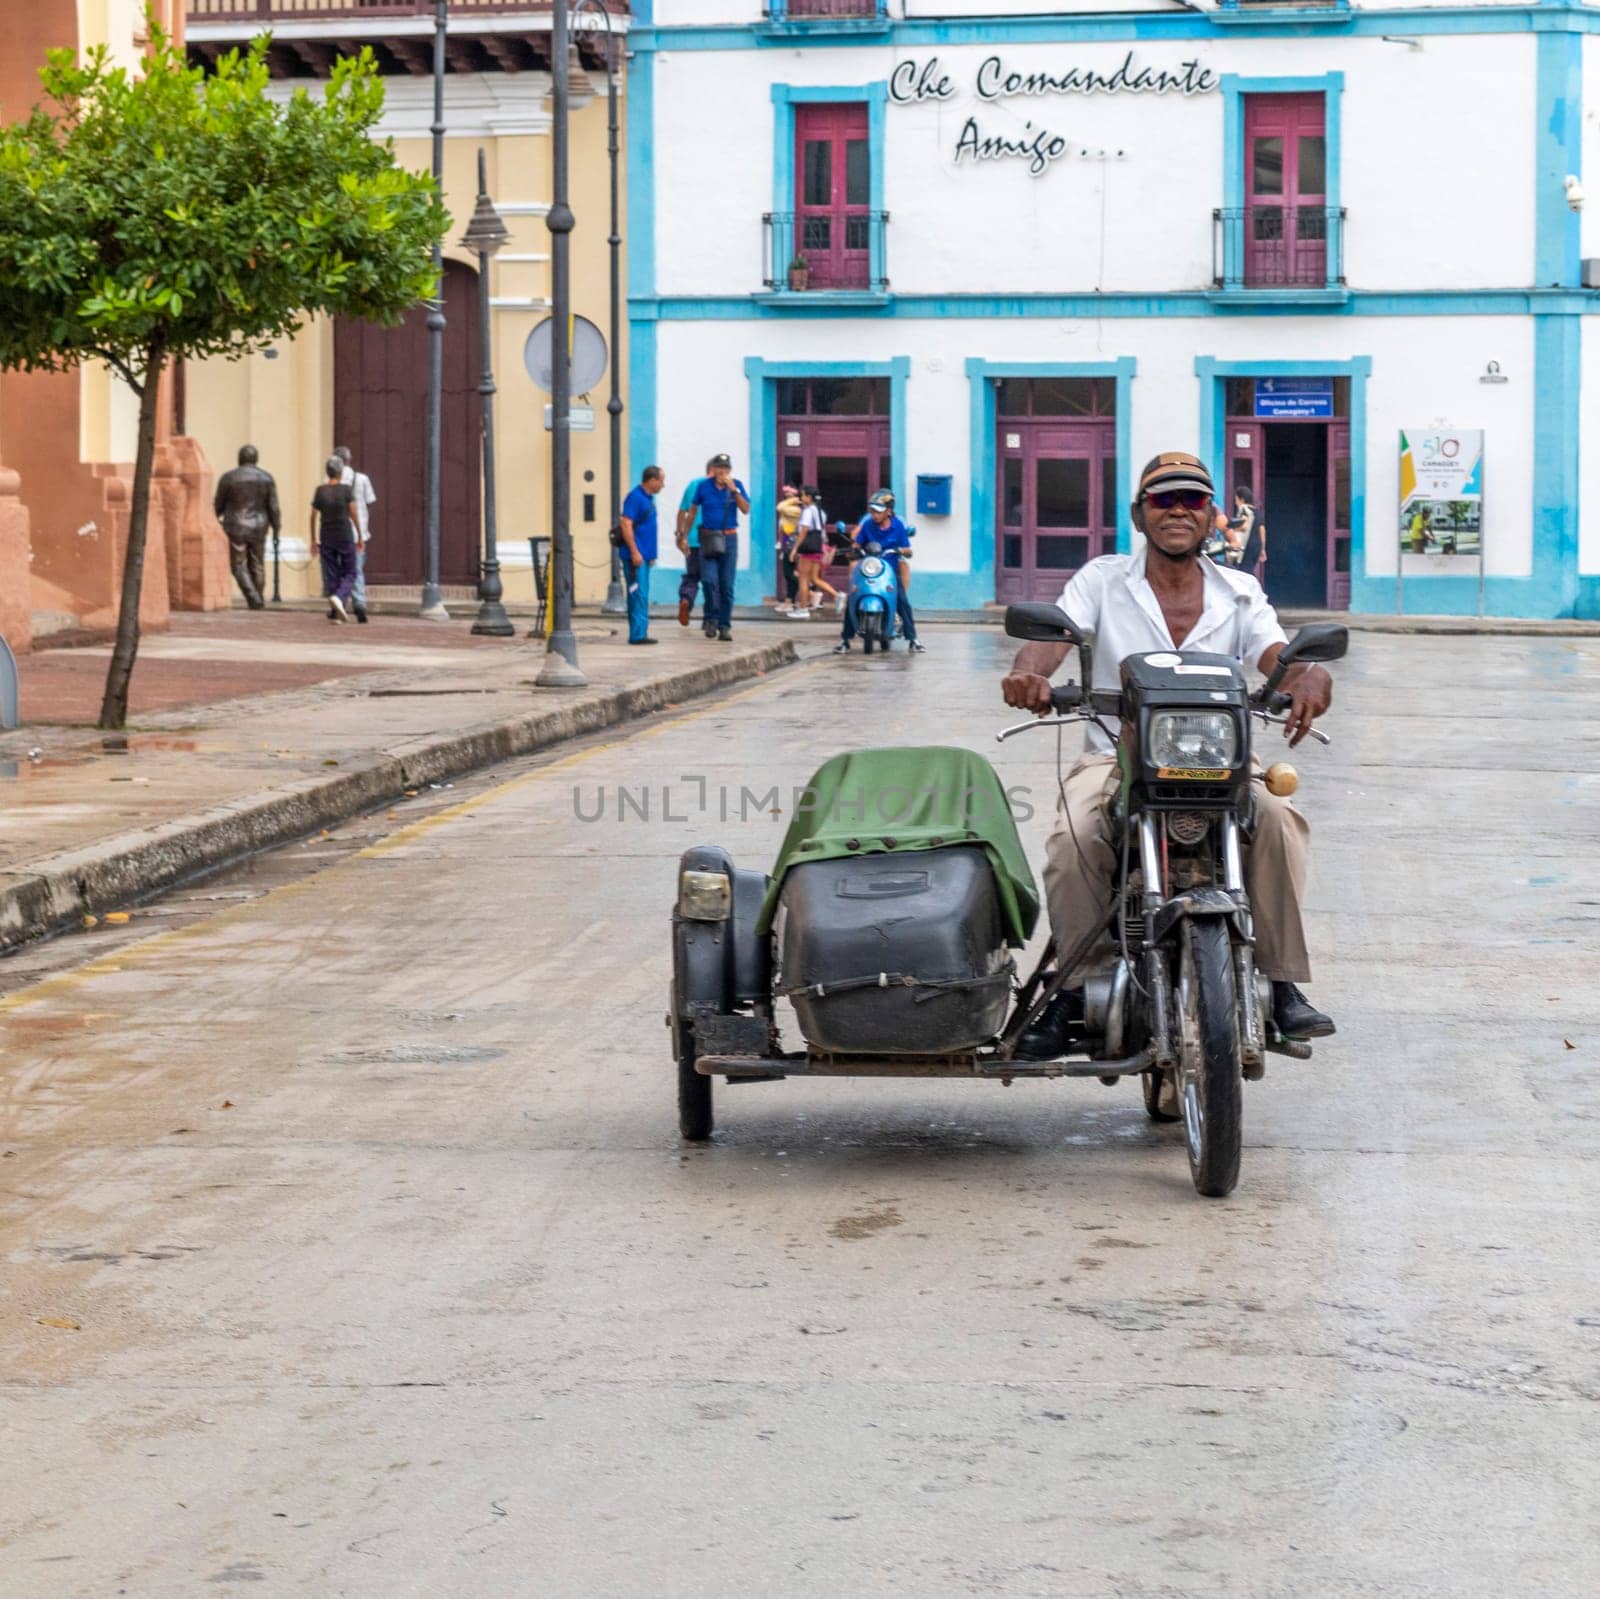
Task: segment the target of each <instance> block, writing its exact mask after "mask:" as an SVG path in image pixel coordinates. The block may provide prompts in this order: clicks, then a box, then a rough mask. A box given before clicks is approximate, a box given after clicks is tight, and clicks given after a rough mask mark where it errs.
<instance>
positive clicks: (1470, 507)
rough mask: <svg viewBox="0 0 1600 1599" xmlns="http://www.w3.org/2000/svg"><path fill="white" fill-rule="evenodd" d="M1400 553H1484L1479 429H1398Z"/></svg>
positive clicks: (1480, 429) (1481, 435) (1481, 460)
mask: <svg viewBox="0 0 1600 1599" xmlns="http://www.w3.org/2000/svg"><path fill="white" fill-rule="evenodd" d="M1400 552H1401V554H1402V555H1481V554H1482V553H1483V429H1482V428H1450V429H1441V428H1437V427H1434V428H1402V429H1401V432H1400Z"/></svg>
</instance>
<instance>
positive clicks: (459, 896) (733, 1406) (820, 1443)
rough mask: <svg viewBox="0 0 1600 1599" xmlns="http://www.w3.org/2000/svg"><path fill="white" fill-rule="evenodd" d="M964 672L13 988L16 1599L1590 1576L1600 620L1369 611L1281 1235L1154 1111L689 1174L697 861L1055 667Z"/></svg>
mask: <svg viewBox="0 0 1600 1599" xmlns="http://www.w3.org/2000/svg"><path fill="white" fill-rule="evenodd" d="M930 643H931V648H930V653H929V654H928V655H927V656H925V657H922V658H921V659H918V660H916V661H914V662H913V661H909V660H906V659H903V658H900V657H891V658H890V659H889V660H887V661H875V662H872V663H868V662H865V661H863V660H862V659H861V658H860V657H859V656H858V657H854V658H852V660H850V661H849V662H837V661H831V660H830V661H823V662H820V663H817V664H815V665H812V666H809V667H805V668H800V669H796V670H793V671H790V672H788V673H784V674H779V675H776V676H774V677H772V678H771V679H769V680H768V681H767V682H765V683H764V684H762V685H760V686H758V687H756V688H753V689H750V690H747V691H744V692H742V693H739V694H736V695H734V696H731V697H729V698H726V699H723V700H720V701H717V702H713V703H710V704H708V705H705V706H703V707H700V708H698V709H696V710H694V711H692V712H686V713H682V714H676V715H669V716H668V717H666V718H663V719H661V720H659V721H657V722H656V723H653V724H651V725H649V726H648V727H646V728H645V729H643V730H641V731H638V732H635V733H634V734H632V735H631V736H627V737H622V738H617V739H614V740H609V741H595V742H592V743H590V744H588V745H585V746H582V747H576V748H574V749H572V750H571V751H569V752H568V753H566V754H565V755H563V756H562V757H560V758H558V759H553V760H548V761H546V762H544V763H542V764H532V763H530V764H529V765H527V766H525V767H523V768H517V769H513V770H511V771H509V772H506V771H503V772H501V773H498V774H495V776H494V777H493V778H490V779H485V780H483V781H482V782H480V783H478V784H476V785H474V786H472V787H470V788H462V789H460V790H458V791H456V792H454V793H451V794H443V793H441V794H436V795H434V796H431V799H430V801H429V803H430V805H431V813H430V814H427V815H423V816H421V817H420V819H418V820H416V821H409V820H408V819H407V818H404V817H403V818H401V820H400V822H391V821H389V820H388V818H387V817H385V816H381V815H380V816H379V817H376V818H374V819H373V820H372V821H371V822H370V823H369V824H365V825H362V826H357V827H353V828H351V829H349V830H348V831H347V832H346V833H345V834H344V835H343V836H341V837H339V838H335V839H332V840H325V841H323V840H319V841H315V842H314V843H313V844H312V845H310V846H309V847H302V848H301V849H299V850H297V851H287V852H284V853H283V854H282V855H280V856H277V857H273V858H270V859H266V860H263V861H260V862H257V863H255V864H253V865H252V866H251V867H250V868H248V869H247V870H243V871H240V872H237V873H235V874H233V875H232V876H230V877H228V878H224V879H219V880H216V881H214V882H213V883H211V884H208V885H203V886H201V887H200V888H197V889H194V890H191V891H189V892H188V893H186V894H184V895H179V896H175V897H174V898H173V899H172V900H170V901H168V902H165V903H164V904H163V905H160V906H157V907H154V908H153V909H152V910H151V911H150V913H149V914H147V915H141V916H140V917H137V918H136V919H135V920H134V921H133V922H132V923H130V924H129V926H128V927H127V928H126V929H120V930H118V929H113V930H111V931H109V932H108V931H107V930H105V929H103V928H102V929H99V930H97V931H96V932H95V933H94V934H92V935H82V936H80V937H78V938H75V939H71V940H65V941H62V942H59V943H57V944H55V945H52V946H49V947H48V948H46V949H43V950H37V951H33V952H31V953H29V954H26V955H24V956H22V957H20V958H18V959H17V960H14V961H12V962H9V963H7V964H6V965H5V966H4V967H0V984H3V985H4V987H5V989H6V997H5V998H4V1000H3V1001H0V1048H3V1051H4V1053H3V1057H0V1059H3V1067H0V1083H3V1101H0V1185H3V1198H4V1212H3V1215H4V1222H3V1226H4V1231H3V1234H0V1259H3V1260H4V1282H5V1298H4V1304H3V1308H0V1375H3V1387H0V1403H3V1406H4V1416H3V1421H0V1426H3V1433H4V1440H5V1442H4V1447H3V1448H0V1522H3V1531H0V1592H3V1593H4V1594H5V1595H6V1596H7V1599H59V1596H63V1595H73V1596H95V1599H98V1596H101V1595H107V1596H109V1595H121V1594H128V1595H142V1596H145V1595H172V1596H186V1599H192V1596H196V1595H201V1594H208V1593H212V1592H225V1591H228V1590H229V1589H230V1588H231V1587H232V1586H233V1585H238V1586H239V1587H240V1588H241V1589H242V1590H243V1591H246V1592H250V1593H261V1594H284V1595H293V1596H296V1599H305V1596H312V1595H315V1596H318V1599H331V1596H343V1595H350V1596H363V1599H366V1596H373V1599H376V1596H383V1599H398V1596H412V1595H415V1596H425V1599H435V1596H441V1595H448V1596H458V1595H459V1596H468V1599H478V1596H484V1599H500V1596H505V1595H512V1594H517V1595H521V1594H539V1595H574V1596H588V1595H633V1594H650V1595H694V1596H697V1599H703V1596H706V1595H730V1596H732V1595H739V1596H743V1595H748V1594H751V1593H772V1594H781V1595H790V1594H794V1595H828V1596H836V1595H842V1594H849V1595H854V1594H872V1595H877V1594H896V1595H901V1594H903V1595H919V1596H920V1595H935V1594H938V1595H943V1594H1002V1595H1049V1596H1061V1595H1085V1596H1088V1595H1096V1596H1098V1595H1111V1594H1116V1595H1127V1596H1153V1595H1210V1594H1229V1595H1247V1596H1263V1599H1265V1596H1280V1595H1282V1596H1296V1599H1300V1596H1306V1595H1335V1596H1345V1595H1356V1594H1394V1595H1405V1596H1418V1595H1438V1596H1447V1595H1448V1596H1451V1599H1460V1596H1463V1595H1496V1596H1499V1595H1505V1594H1518V1595H1522V1594H1530V1595H1531V1594H1550V1595H1577V1594H1585V1593H1593V1592H1596V1591H1597V1590H1600V1548H1597V1540H1600V1531H1597V1529H1600V1441H1597V1440H1600V1272H1597V1267H1596V1246H1595V1239H1596V1237H1597V1236H1600V1198H1597V1194H1600V1182H1597V1178H1600V1167H1597V1161H1596V1155H1597V1150H1600V1080H1597V1077H1596V1071H1595V1063H1596V1053H1597V1051H1600V1031H1597V1029H1596V1027H1595V1021H1594V996H1595V975H1594V974H1595V969H1596V955H1597V952H1600V951H1597V944H1600V940H1597V937H1596V932H1597V916H1600V911H1597V906H1600V861H1597V855H1596V851H1595V848H1594V838H1595V831H1596V817H1597V800H1600V643H1597V642H1595V641H1588V640H1561V639H1518V640H1509V639H1487V638H1467V639H1442V638H1376V637H1370V636H1368V637H1360V636H1358V637H1357V639H1356V642H1355V649H1354V652H1353V654H1352V656H1351V658H1350V659H1349V660H1348V661H1347V662H1346V663H1344V665H1343V666H1342V667H1340V668H1338V669H1336V670H1337V674H1338V677H1339V683H1340V689H1339V693H1340V703H1339V705H1338V707H1337V708H1336V715H1335V716H1334V717H1333V718H1332V719H1330V721H1329V723H1328V726H1329V729H1330V731H1332V732H1333V733H1334V734H1335V736H1336V742H1335V745H1334V747H1333V749H1332V750H1331V751H1326V752H1322V751H1307V752H1306V753H1305V754H1304V756H1303V758H1301V759H1300V760H1299V762H1298V764H1299V765H1300V767H1301V770H1302V772H1303V773H1304V774H1305V777H1306V786H1305V799H1306V803H1307V807H1308V809H1309V810H1310V811H1311V812H1312V813H1313V815H1314V818H1315V823H1316V851H1317V856H1316V880H1315V885H1314V893H1313V902H1312V904H1313V910H1312V917H1311V923H1312V943H1313V948H1314V950H1315V951H1316V953H1317V957H1318V959H1317V980H1316V982H1315V983H1314V985H1313V986H1312V989H1311V992H1312V993H1313V995H1314V996H1315V997H1316V998H1318V999H1319V1000H1320V1001H1321V1002H1323V1003H1324V1004H1325V1005H1326V1006H1327V1007H1328V1008H1329V1009H1331V1010H1332V1011H1333V1012H1334V1013H1335V1014H1336V1015H1337V1018H1338V1021H1339V1026H1340V1034H1339V1037H1338V1039H1337V1040H1335V1041H1332V1042H1331V1043H1329V1044H1326V1045H1320V1046H1319V1047H1318V1052H1317V1057H1316V1060H1315V1061H1314V1062H1312V1063H1311V1064H1309V1065H1306V1066H1297V1065H1294V1064H1292V1063H1289V1062H1281V1063H1279V1062H1276V1061H1275V1062H1274V1064H1273V1065H1272V1066H1271V1068H1270V1070H1269V1075H1268V1078H1267V1080H1266V1081H1265V1082H1264V1083H1261V1084H1255V1085H1249V1086H1248V1087H1247V1096H1246V1113H1247V1147H1246V1152H1245V1162H1244V1175H1243V1181H1242V1183H1241V1185H1240V1188H1239V1190H1238V1192H1237V1194H1236V1195H1235V1196H1234V1197H1233V1198H1232V1199H1231V1200H1228V1201H1224V1202H1207V1201H1203V1200H1200V1199H1198V1198H1197V1197H1196V1196H1195V1195H1194V1193H1193V1191H1192V1189H1191V1187H1190V1183H1189V1176H1188V1171H1187V1167H1186V1164H1185V1160H1184V1156H1183V1151H1182V1147H1181V1144H1180V1142H1179V1138H1178V1134H1177V1132H1176V1130H1175V1129H1173V1128H1170V1127H1154V1126H1152V1125H1150V1124H1149V1123H1147V1122H1146V1120H1145V1118H1144V1114H1143V1111H1142V1108H1141V1107H1140V1104H1139V1100H1138V1092H1137V1088H1136V1087H1135V1086H1134V1085H1131V1084H1129V1085H1124V1086H1121V1087H1119V1088H1117V1089H1115V1090H1109V1089H1106V1088H1103V1087H1101V1086H1100V1085H1099V1084H1097V1083H1095V1082H1093V1081H1090V1082H1083V1083H1068V1084H1050V1083H1035V1084H1019V1085H1018V1086H1016V1087H1013V1088H1011V1089H1003V1088H1001V1087H999V1086H998V1085H994V1084H985V1085H970V1084H939V1083H930V1082H902V1083H886V1082H871V1081H833V1082H815V1083H807V1082H804V1081H792V1082H788V1083H779V1084H751V1085H745V1086H741V1087H738V1088H731V1089H721V1088H719V1092H718V1109H719V1113H720V1127H721V1130H720V1132H719V1134H718V1137H717V1139H716V1140H715V1141H714V1143H713V1144H711V1145H710V1146H706V1147H700V1148H694V1149H685V1148H683V1147H681V1146H680V1144H679V1142H678V1139H677V1134H676V1128H675V1122H674V1112H673V1088H672V1078H671V1065H670V1060H669V1056H668V1050H667V1037H666V1032H665V1029H664V1028H663V1025H662V1013H663V1007H664V996H665V989H666V981H667V971H668V949H667V920H666V918H667V911H668V904H669V900H670V897H671V892H672V876H673V867H674V863H675V859H676V857H677V855H678V852H679V851H680V849H682V848H683V846H684V845H685V844H687V843H688V842H690V841H694V840H702V839H711V840H722V841H725V842H727V843H728V844H729V845H730V847H731V848H732V849H733V850H734V852H735V855H736V857H737V858H740V859H742V860H744V861H747V862H760V863H767V862H770V859H771V856H772V853H773V851H774V849H775V846H776V843H777V839H778V835H779V832H780V829H781V823H782V821H783V820H784V818H774V817H772V816H769V815H765V814H761V813H759V812H754V811H753V812H752V813H751V814H749V815H747V816H745V817H743V818H742V819H741V817H740V815H739V810H740V807H739V803H738V796H739V790H740V788H741V786H745V787H750V788H752V789H754V790H755V792H756V793H758V794H760V793H763V792H765V790H766V789H767V788H768V787H769V786H770V785H771V784H773V783H778V784H780V785H782V786H783V787H784V788H786V789H787V788H788V787H790V786H791V785H793V784H796V783H799V782H801V781H803V779H804V778H805V777H806V776H807V775H808V774H809V772H810V771H811V770H812V768H813V767H814V766H815V765H816V764H817V763H818V762H819V761H820V759H821V758H822V757H823V756H824V755H826V754H828V753H831V752H832V751H834V750H835V749H837V748H840V747H842V746H845V745H849V744H858V745H859V744H867V743H874V742H888V741H897V742H901V741H903V742H952V741H957V742H962V743H966V744H969V745H971V746H973V747H975V748H980V749H984V750H986V751H993V749H994V747H993V745H992V744H991V743H990V742H989V735H990V733H991V732H992V730H993V729H994V728H995V727H996V726H998V725H1000V724H1001V722H1002V721H1004V720H1006V719H1007V716H1006V713H1005V712H1004V711H1003V709H1002V708H1001V707H1000V706H999V704H998V700H997V697H996V692H995V682H996V679H997V676H998V673H999V669H1000V665H1001V663H1002V661H1003V660H1004V659H1005V658H1006V655H1007V654H1008V650H1007V646H1006V645H1005V643H1004V641H1003V640H1000V639H998V638H997V637H995V636H994V635H993V634H992V633H985V634H979V633H971V634H967V633H959V632H955V631H944V630H940V631H937V632H932V633H930ZM1051 742H1052V741H1051V739H1050V737H1049V736H1048V735H1038V736H1032V737H1029V738H1025V739H1019V740H1016V741H1014V742H1013V743H1012V744H1010V745H1007V746H1006V747H1005V749H1004V750H1003V751H999V752H997V758H998V760H999V762H1000V764H1001V767H1002V771H1003V774H1004V776H1005V778H1006V781H1007V782H1008V783H1021V784H1025V785H1028V786H1029V787H1030V788H1031V789H1032V790H1034V791H1035V802H1036V804H1037V807H1038V814H1037V815H1036V816H1035V817H1034V818H1033V820H1031V821H1030V822H1029V823H1028V824H1027V826H1026V827H1025V834H1026V836H1027V841H1028V843H1029V847H1030V851H1031V852H1032V853H1033V854H1034V858H1035V859H1037V858H1038V853H1037V851H1038V846H1039V843H1040V841H1041V840H1042V837H1043V830H1044V827H1045V824H1046V820H1047V817H1046V808H1047V804H1048V794H1049V790H1050V784H1051V780H1052V771H1053V765H1052V762H1053V751H1052V749H1051ZM685 777H694V778H703V779H704V780H705V783H706V785H707V786H706V790H705V792H706V803H707V806H708V808H709V809H708V814H697V813H696V812H695V810H694V806H693V798H694V794H695V792H697V791H696V790H694V789H693V788H692V786H691V785H689V784H687V783H686V782H685V781H684V779H685ZM663 783H670V784H672V785H673V788H674V804H673V814H674V815H681V814H685V813H688V814H689V816H690V819H689V820H688V821H681V822H680V821H664V820H663V819H662V817H661V807H660V786H661V784H663ZM646 787H648V788H649V790H650V792H651V801H650V812H649V820H648V821H643V820H640V819H639V817H638V816H637V814H636V807H637V804H638V803H639V800H640V797H641V796H642V794H643V792H644V790H645V789H646ZM624 788H626V789H628V790H629V791H630V793H631V794H632V795H633V805H632V806H630V808H629V809H628V811H627V812H626V819H625V820H622V821H618V820H617V807H618V804H619V792H620V791H621V790H622V789H624ZM724 789H725V791H726V792H727V794H728V796H729V800H728V803H729V810H730V813H731V814H730V819H729V820H728V821H726V822H723V821H721V820H719V819H718V816H717V811H718V809H719V808H720V796H721V795H722V793H723V792H724ZM601 799H603V800H604V808H605V819H604V820H600V821H585V820H581V819H580V815H589V814H592V812H593V810H594V809H595V806H596V803H597V801H598V800H601ZM419 803H420V802H419Z"/></svg>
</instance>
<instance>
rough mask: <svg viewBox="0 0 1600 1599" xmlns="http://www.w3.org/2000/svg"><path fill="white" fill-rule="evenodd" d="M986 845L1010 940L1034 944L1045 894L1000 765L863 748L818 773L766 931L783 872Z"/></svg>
mask: <svg viewBox="0 0 1600 1599" xmlns="http://www.w3.org/2000/svg"><path fill="white" fill-rule="evenodd" d="M951 844H977V845H980V846H981V847H982V848H983V850H984V852H985V853H986V854H987V855H988V857H989V864H990V865H991V866H993V868H994V875H995V881H996V882H997V883H998V884H999V888H1000V903H1001V906H1002V908H1003V910H1004V912H1005V918H1006V935H1007V937H1008V939H1009V940H1010V941H1011V943H1013V944H1017V945H1021V944H1024V943H1026V942H1027V940H1028V937H1029V935H1030V934H1031V933H1032V932H1033V924H1034V922H1035V921H1036V920H1037V919H1038V915H1039V894H1038V891H1037V889H1035V887H1034V884H1033V872H1032V871H1031V870H1030V869H1029V866H1028V857H1027V856H1026V855H1024V854H1023V852H1022V840H1021V839H1020V838H1018V837H1017V824H1016V823H1015V822H1014V821H1013V820H1012V818H1011V807H1010V804H1009V802H1008V801H1007V799H1006V794H1005V790H1004V789H1003V788H1002V787H1001V785H1000V779H999V777H998V776H996V774H995V770H994V768H993V767H992V766H991V765H990V764H989V763H988V762H987V761H986V760H985V759H984V758H983V757H982V756H981V755H977V754H975V753H974V752H973V751H971V750H958V749H943V748H940V747H937V746H933V747H929V748H926V749H899V750H893V749H891V750H857V751H855V752H854V753H852V754H848V755H835V756H834V757H833V759H832V760H831V761H828V762H827V763H826V764H824V765H823V766H820V767H818V768H817V771H816V774H815V775H814V776H813V777H812V779H811V781H810V783H808V784H807V785H806V789H805V791H804V793H803V795H802V797H801V800H800V803H799V804H798V806H797V807H796V810H795V816H794V820H793V821H792V822H790V824H789V831H788V833H787V834H785V835H784V840H783V847H782V849H780V850H779V851H778V860H777V864H776V865H775V866H774V867H773V868H772V886H771V888H769V889H768V890H767V898H766V901H765V903H764V904H763V905H762V907H761V923H760V931H761V932H763V933H765V932H767V931H768V930H769V929H770V928H771V926H772V917H773V913H774V912H775V911H776V910H777V906H778V894H779V891H780V890H781V889H782V887H783V878H784V874H785V873H786V872H787V871H788V870H789V868H790V867H791V866H802V865H804V864H805V863H806V862H807V861H828V860H837V859H839V858H840V857H841V856H845V855H880V854H885V853H889V852H892V853H894V854H896V855H903V854H905V853H906V852H907V851H908V850H924V849H941V848H944V847H946V846H948V845H951Z"/></svg>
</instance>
